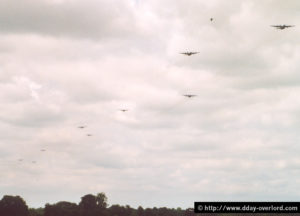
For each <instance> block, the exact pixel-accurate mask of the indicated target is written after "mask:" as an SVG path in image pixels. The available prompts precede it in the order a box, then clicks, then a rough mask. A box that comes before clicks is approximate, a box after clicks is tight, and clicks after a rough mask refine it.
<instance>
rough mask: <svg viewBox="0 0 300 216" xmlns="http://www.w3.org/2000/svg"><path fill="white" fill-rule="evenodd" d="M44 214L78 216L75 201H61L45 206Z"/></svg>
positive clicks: (47, 215) (50, 215)
mask: <svg viewBox="0 0 300 216" xmlns="http://www.w3.org/2000/svg"><path fill="white" fill-rule="evenodd" d="M44 215H45V216H79V207H78V205H77V204H76V203H70V202H66V201H61V202H58V203H56V204H53V205H50V204H46V206H45V214H44Z"/></svg>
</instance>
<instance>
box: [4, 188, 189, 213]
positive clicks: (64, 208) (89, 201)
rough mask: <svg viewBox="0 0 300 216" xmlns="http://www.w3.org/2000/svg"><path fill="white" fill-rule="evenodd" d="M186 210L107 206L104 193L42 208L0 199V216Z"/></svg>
mask: <svg viewBox="0 0 300 216" xmlns="http://www.w3.org/2000/svg"><path fill="white" fill-rule="evenodd" d="M186 212H188V210H182V209H181V208H177V209H169V208H166V207H164V208H156V207H154V208H145V209H144V208H143V207H141V206H139V207H138V208H137V209H134V208H131V207H130V206H129V205H126V206H120V205H111V206H110V207H108V204H107V197H106V195H105V194H104V193H98V194H97V195H93V194H87V195H85V196H83V197H81V201H80V202H79V204H77V203H72V202H67V201H60V202H57V203H55V204H49V203H47V204H46V205H45V207H44V208H29V207H28V206H27V204H26V202H25V200H24V199H23V198H22V197H20V196H9V195H5V196H3V198H2V199H1V200H0V216H183V215H186V214H185V213H186Z"/></svg>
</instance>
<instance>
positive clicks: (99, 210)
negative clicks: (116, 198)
mask: <svg viewBox="0 0 300 216" xmlns="http://www.w3.org/2000/svg"><path fill="white" fill-rule="evenodd" d="M106 207H107V197H106V195H105V194H104V193H98V194H97V196H94V195H92V194H87V195H85V196H83V197H81V201H80V203H79V211H80V216H103V215H105V209H106Z"/></svg>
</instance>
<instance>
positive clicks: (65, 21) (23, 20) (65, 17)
mask: <svg viewBox="0 0 300 216" xmlns="http://www.w3.org/2000/svg"><path fill="white" fill-rule="evenodd" d="M0 8H1V16H0V18H1V24H0V26H1V31H2V32H3V33H13V32H16V33H22V32H23V33H35V34H46V35H53V36H66V37H80V38H94V39H101V38H105V37H110V36H113V35H115V36H118V35H119V34H122V36H124V35H126V34H128V33H130V32H133V29H134V28H135V25H136V24H135V19H134V16H133V15H132V8H130V6H129V5H127V4H125V3H124V2H122V1H115V2H114V3H112V2H110V3H108V2H107V1H95V0H91V1H85V2H84V3H83V2H81V1H66V2H65V1H63V2H62V3H61V4H51V3H48V2H46V1H36V0H26V1H18V2H16V1H1V4H0Z"/></svg>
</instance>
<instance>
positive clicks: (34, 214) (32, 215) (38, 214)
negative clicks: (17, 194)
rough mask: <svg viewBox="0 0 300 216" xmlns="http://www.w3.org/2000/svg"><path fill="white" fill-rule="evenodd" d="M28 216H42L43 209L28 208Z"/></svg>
mask: <svg viewBox="0 0 300 216" xmlns="http://www.w3.org/2000/svg"><path fill="white" fill-rule="evenodd" d="M29 216H44V208H37V209H35V208H29Z"/></svg>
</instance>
